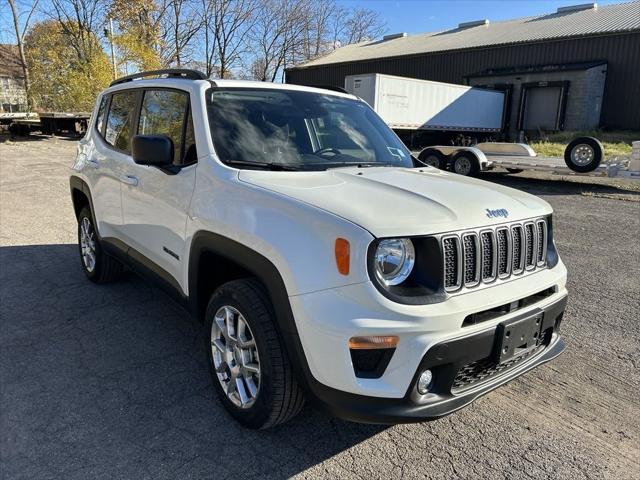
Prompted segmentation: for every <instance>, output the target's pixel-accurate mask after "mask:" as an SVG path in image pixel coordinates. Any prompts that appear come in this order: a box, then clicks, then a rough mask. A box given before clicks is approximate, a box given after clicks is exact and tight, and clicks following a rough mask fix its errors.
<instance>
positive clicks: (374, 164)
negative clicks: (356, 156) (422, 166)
mask: <svg viewBox="0 0 640 480" xmlns="http://www.w3.org/2000/svg"><path fill="white" fill-rule="evenodd" d="M334 165H335V166H334ZM393 166H395V165H390V164H388V163H382V162H339V163H338V162H336V163H332V164H331V166H330V167H329V168H347V167H357V168H368V167H393Z"/></svg>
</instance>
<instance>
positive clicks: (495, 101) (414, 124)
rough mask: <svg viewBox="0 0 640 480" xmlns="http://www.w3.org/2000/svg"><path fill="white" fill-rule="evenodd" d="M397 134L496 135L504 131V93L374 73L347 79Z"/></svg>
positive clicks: (353, 90) (350, 87)
mask: <svg viewBox="0 0 640 480" xmlns="http://www.w3.org/2000/svg"><path fill="white" fill-rule="evenodd" d="M345 89H346V90H347V91H348V92H349V93H352V94H354V95H357V96H358V97H360V98H362V99H363V100H364V101H365V102H367V103H368V104H369V105H370V106H371V107H372V108H373V109H374V110H375V111H376V112H377V113H378V115H380V116H381V117H382V119H383V120H384V121H385V122H386V123H387V125H389V126H390V127H391V128H393V129H395V130H420V131H434V132H466V133H471V132H492V133H497V132H500V131H501V130H502V127H503V116H504V115H503V112H504V97H505V95H504V92H500V91H497V90H487V89H483V88H475V87H469V86H466V85H454V84H451V83H442V82H431V81H427V80H417V79H414V78H404V77H395V76H392V75H382V74H379V73H371V74H366V75H350V76H347V77H346V78H345Z"/></svg>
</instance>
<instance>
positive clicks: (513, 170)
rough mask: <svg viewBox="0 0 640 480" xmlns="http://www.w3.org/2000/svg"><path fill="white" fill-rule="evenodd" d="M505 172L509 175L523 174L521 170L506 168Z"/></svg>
mask: <svg viewBox="0 0 640 480" xmlns="http://www.w3.org/2000/svg"><path fill="white" fill-rule="evenodd" d="M507 172H509V173H522V172H524V170H523V169H521V168H507Z"/></svg>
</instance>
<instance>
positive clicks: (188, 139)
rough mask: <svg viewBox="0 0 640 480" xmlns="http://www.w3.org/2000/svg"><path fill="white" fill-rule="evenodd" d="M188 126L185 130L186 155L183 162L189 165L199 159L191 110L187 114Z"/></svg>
mask: <svg viewBox="0 0 640 480" xmlns="http://www.w3.org/2000/svg"><path fill="white" fill-rule="evenodd" d="M187 115H188V116H187V126H186V127H185V130H184V157H183V161H182V163H184V164H185V165H189V164H191V163H195V162H196V161H197V160H198V152H197V151H196V136H195V133H194V131H193V118H192V117H191V110H189V113H188V114H187Z"/></svg>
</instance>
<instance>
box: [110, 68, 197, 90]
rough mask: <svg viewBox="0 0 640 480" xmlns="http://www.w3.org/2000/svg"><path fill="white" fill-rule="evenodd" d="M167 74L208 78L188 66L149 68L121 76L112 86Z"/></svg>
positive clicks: (191, 78) (193, 78) (168, 75)
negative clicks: (145, 70)
mask: <svg viewBox="0 0 640 480" xmlns="http://www.w3.org/2000/svg"><path fill="white" fill-rule="evenodd" d="M160 75H166V76H167V77H169V78H187V79H189V80H206V79H207V76H206V75H205V74H204V73H202V72H200V71H198V70H191V69H188V68H164V69H162V70H149V71H147V72H140V73H134V74H133V75H127V76H126V77H120V78H117V79H115V80H114V81H113V82H111V84H110V85H109V86H110V87H113V86H114V85H120V84H121V83H126V82H131V81H133V80H135V79H137V78H145V77H153V76H160Z"/></svg>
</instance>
